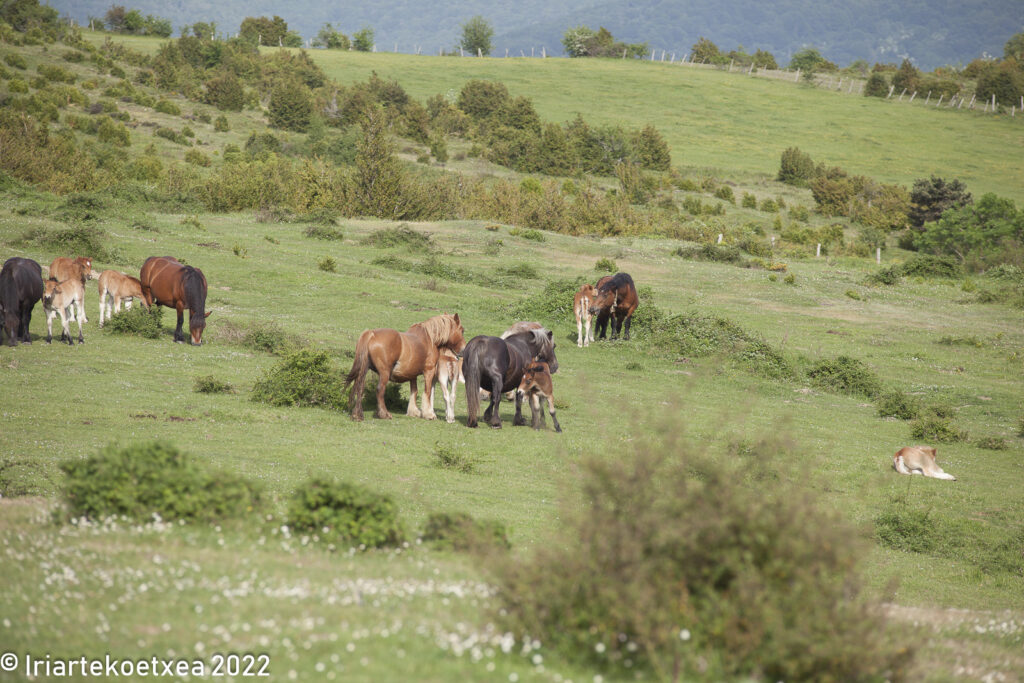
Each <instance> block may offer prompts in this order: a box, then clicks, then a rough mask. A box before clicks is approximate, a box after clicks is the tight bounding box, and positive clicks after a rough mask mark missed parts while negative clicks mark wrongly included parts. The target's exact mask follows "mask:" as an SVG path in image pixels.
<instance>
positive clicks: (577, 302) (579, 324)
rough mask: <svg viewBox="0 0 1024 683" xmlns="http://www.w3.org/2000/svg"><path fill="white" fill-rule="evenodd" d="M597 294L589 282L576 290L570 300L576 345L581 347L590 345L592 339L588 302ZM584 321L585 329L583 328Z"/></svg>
mask: <svg viewBox="0 0 1024 683" xmlns="http://www.w3.org/2000/svg"><path fill="white" fill-rule="evenodd" d="M596 296H597V288H596V287H594V285H592V284H590V283H589V282H588V283H587V284H585V285H583V286H582V287H580V290H579V291H578V292H576V296H575V297H573V300H572V311H573V313H575V314H576V346H578V347H580V348H582V347H584V346H590V342H592V341H594V333H593V332H591V331H590V320H591V318H592V317H593V316H592V315H591V313H590V302H591V301H593V300H594V297H596ZM584 322H585V323H586V330H584V328H583V324H584Z"/></svg>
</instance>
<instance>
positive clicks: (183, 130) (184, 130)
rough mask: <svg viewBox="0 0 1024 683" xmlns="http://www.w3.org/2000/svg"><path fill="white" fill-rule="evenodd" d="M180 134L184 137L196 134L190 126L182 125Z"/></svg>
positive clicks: (192, 136)
mask: <svg viewBox="0 0 1024 683" xmlns="http://www.w3.org/2000/svg"><path fill="white" fill-rule="evenodd" d="M181 134H182V135H183V136H184V137H186V138H194V137H195V136H196V132H195V131H194V130H192V127H191V126H182V127H181ZM190 144H191V143H190Z"/></svg>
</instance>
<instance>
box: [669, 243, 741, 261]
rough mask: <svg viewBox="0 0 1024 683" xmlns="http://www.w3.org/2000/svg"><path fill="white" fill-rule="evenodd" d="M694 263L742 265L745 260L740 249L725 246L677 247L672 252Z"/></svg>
mask: <svg viewBox="0 0 1024 683" xmlns="http://www.w3.org/2000/svg"><path fill="white" fill-rule="evenodd" d="M672 253H673V254H675V255H676V256H681V257H682V258H685V259H690V260H692V261H713V262H715V263H741V262H743V261H744V260H745V259H744V258H743V255H742V254H741V253H740V250H739V247H734V246H731V245H723V244H702V245H700V246H695V247H676V250H675V251H673V252H672Z"/></svg>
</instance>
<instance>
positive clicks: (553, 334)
mask: <svg viewBox="0 0 1024 683" xmlns="http://www.w3.org/2000/svg"><path fill="white" fill-rule="evenodd" d="M554 338H555V333H554V332H552V331H551V330H548V339H554Z"/></svg>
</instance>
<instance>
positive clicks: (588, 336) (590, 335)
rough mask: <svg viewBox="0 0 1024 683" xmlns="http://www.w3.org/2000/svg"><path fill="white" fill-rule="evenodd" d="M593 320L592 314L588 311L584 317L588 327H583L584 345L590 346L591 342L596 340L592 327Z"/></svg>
mask: <svg viewBox="0 0 1024 683" xmlns="http://www.w3.org/2000/svg"><path fill="white" fill-rule="evenodd" d="M591 320H592V316H591V315H590V314H589V313H588V314H587V315H586V317H585V318H584V322H585V323H586V327H584V328H583V345H584V346H590V342H592V341H594V332H593V330H591V329H590V321H591Z"/></svg>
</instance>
